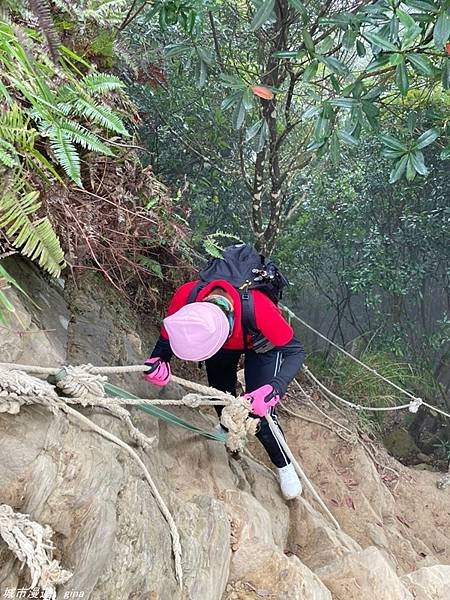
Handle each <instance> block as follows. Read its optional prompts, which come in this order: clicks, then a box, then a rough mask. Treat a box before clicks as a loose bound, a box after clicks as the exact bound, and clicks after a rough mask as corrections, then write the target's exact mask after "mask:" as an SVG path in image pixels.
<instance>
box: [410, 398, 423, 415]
mask: <svg viewBox="0 0 450 600" xmlns="http://www.w3.org/2000/svg"><path fill="white" fill-rule="evenodd" d="M422 404H423V400H422V398H414V400H411V402H410V403H409V407H408V410H409V412H412V413H416V412H417V411H418V410H419V408H420V407H421V406H422Z"/></svg>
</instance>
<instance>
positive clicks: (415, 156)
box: [410, 151, 428, 176]
mask: <svg viewBox="0 0 450 600" xmlns="http://www.w3.org/2000/svg"><path fill="white" fill-rule="evenodd" d="M410 158H411V163H412V166H413V167H414V169H415V170H416V172H417V173H419V175H423V176H426V175H428V169H427V168H426V166H425V160H424V156H423V154H422V152H420V151H418V152H411V154H410Z"/></svg>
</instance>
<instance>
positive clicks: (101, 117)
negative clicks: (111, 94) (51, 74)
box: [59, 98, 129, 137]
mask: <svg viewBox="0 0 450 600" xmlns="http://www.w3.org/2000/svg"><path fill="white" fill-rule="evenodd" d="M59 106H60V107H61V109H63V106H62V105H59ZM68 109H69V112H72V113H75V114H77V115H80V116H83V117H86V119H88V120H89V121H91V123H97V124H98V125H101V127H104V128H105V129H108V130H109V131H114V132H115V133H119V134H120V135H123V136H126V137H129V133H128V131H127V130H126V129H125V125H124V124H123V122H122V119H121V118H120V117H119V116H118V115H117V114H116V113H114V112H113V111H112V110H111V109H110V108H109V107H108V106H105V105H102V104H97V103H96V102H94V101H93V100H91V99H88V100H87V99H85V98H78V99H77V100H76V101H75V102H73V103H68Z"/></svg>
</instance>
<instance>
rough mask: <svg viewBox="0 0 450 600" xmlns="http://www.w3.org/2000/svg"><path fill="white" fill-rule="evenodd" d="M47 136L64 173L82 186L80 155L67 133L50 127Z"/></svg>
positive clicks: (58, 128)
mask: <svg viewBox="0 0 450 600" xmlns="http://www.w3.org/2000/svg"><path fill="white" fill-rule="evenodd" d="M49 138H50V145H51V147H52V150H53V153H54V155H55V158H56V160H57V161H58V162H59V164H60V165H61V166H62V168H63V169H64V171H65V172H66V175H67V176H68V177H69V178H70V179H72V181H74V182H75V183H76V184H77V185H78V186H79V187H82V183H81V175H80V157H79V156H78V152H77V150H76V148H75V146H74V145H73V143H72V142H71V140H70V139H68V136H67V134H66V133H65V132H64V131H63V130H62V129H61V128H60V127H52V128H51V129H50V130H49Z"/></svg>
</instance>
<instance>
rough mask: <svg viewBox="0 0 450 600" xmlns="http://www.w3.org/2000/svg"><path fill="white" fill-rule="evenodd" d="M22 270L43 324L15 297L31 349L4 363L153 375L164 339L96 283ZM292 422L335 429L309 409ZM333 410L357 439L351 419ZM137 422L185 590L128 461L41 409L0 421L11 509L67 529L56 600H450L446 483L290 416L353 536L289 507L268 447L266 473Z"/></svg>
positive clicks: (311, 506)
mask: <svg viewBox="0 0 450 600" xmlns="http://www.w3.org/2000/svg"><path fill="white" fill-rule="evenodd" d="M19 266H20V271H21V272H22V278H23V281H21V283H22V284H23V285H24V286H25V288H26V290H27V291H28V292H31V293H32V294H33V297H34V298H36V299H37V300H38V301H39V305H40V309H39V310H38V309H37V308H36V307H35V306H33V305H32V304H29V303H28V301H27V300H26V299H25V300H24V298H23V297H20V298H19V297H17V300H16V301H17V306H18V307H20V308H19V310H18V314H17V316H18V319H20V322H19V321H18V322H17V324H16V326H17V330H16V331H17V332H18V333H17V334H16V335H14V336H12V335H11V333H5V330H2V331H1V335H0V349H1V356H2V358H3V359H4V360H7V361H11V362H21V363H25V364H39V365H47V366H50V365H52V366H54V365H58V364H63V363H70V364H80V363H85V362H91V363H95V364H136V363H138V362H139V361H140V360H142V358H143V357H144V355H145V352H146V348H147V347H148V346H149V344H151V342H152V340H153V339H154V337H155V335H156V328H155V326H154V325H151V324H149V323H146V324H144V323H143V322H142V321H141V320H140V319H139V318H138V317H137V316H136V315H134V314H133V313H132V311H130V310H129V309H128V308H127V307H126V306H125V305H124V304H123V302H122V301H121V300H120V299H119V298H118V297H117V296H116V295H115V292H113V291H111V290H108V289H106V288H105V286H104V285H103V284H100V282H99V281H98V280H96V278H95V277H92V276H88V277H86V278H85V279H84V281H83V285H82V286H81V287H80V288H79V289H78V290H75V289H73V287H72V286H71V288H72V289H62V287H61V285H60V283H59V282H56V283H53V284H49V283H48V282H46V281H45V280H44V279H43V278H42V276H41V275H39V274H38V273H37V272H36V270H35V269H34V268H33V267H31V266H30V265H26V264H25V263H21V264H20V265H19ZM9 267H10V269H11V271H14V269H15V268H16V269H17V266H16V267H15V266H14V265H13V264H12V263H11V264H10V265H9ZM17 273H19V271H17ZM19 331H20V333H19ZM116 383H119V384H120V385H122V386H123V387H126V388H127V389H129V390H131V391H134V392H136V393H137V394H139V395H144V396H145V397H149V395H151V394H154V393H155V390H153V389H152V388H151V387H150V386H148V385H147V384H144V382H141V381H140V379H139V378H138V377H136V376H132V375H128V376H126V379H120V380H116ZM164 393H165V395H166V396H167V397H179V395H180V389H179V388H177V386H175V385H174V384H172V385H171V387H170V389H168V390H167V391H166V392H164ZM287 406H288V408H290V409H291V410H294V411H301V414H302V415H303V416H304V417H307V418H310V419H315V420H319V421H323V418H322V417H321V416H320V415H319V414H318V413H317V412H316V411H314V409H312V408H311V407H310V406H309V404H307V403H306V402H305V401H304V399H302V398H301V397H298V396H295V394H292V395H291V397H290V399H289V401H288V405H287ZM319 406H320V407H321V408H322V409H325V410H326V411H327V413H328V414H329V416H331V417H333V418H334V419H336V420H340V422H341V423H342V424H344V425H346V426H349V427H351V423H349V422H345V421H343V420H342V415H341V414H339V413H335V412H333V411H332V410H331V409H330V407H326V406H325V405H321V404H319ZM79 410H80V411H81V412H82V413H83V414H85V415H87V416H89V418H90V419H92V421H94V422H95V423H97V424H98V425H101V426H102V427H104V428H106V429H107V430H108V431H111V432H112V433H114V434H116V435H117V436H119V437H120V438H121V439H123V440H124V441H127V442H130V438H129V433H128V431H127V429H126V428H125V427H124V425H123V424H121V423H120V422H119V421H118V419H117V418H115V417H114V416H111V415H109V414H108V411H106V410H102V409H89V408H80V409H79ZM173 411H174V412H176V413H177V414H179V415H182V416H184V417H186V418H187V419H188V420H189V421H190V422H192V423H195V424H197V425H199V426H202V427H204V428H211V429H212V428H213V427H214V425H215V419H214V416H213V411H212V410H211V409H208V408H206V409H202V410H200V411H199V410H198V409H188V408H181V409H180V408H174V409H173ZM133 422H134V424H135V425H137V426H138V427H139V429H140V430H141V431H142V432H143V433H145V434H146V435H147V436H148V437H150V438H151V439H152V444H151V447H150V448H149V449H147V450H146V451H143V450H142V449H139V448H137V451H138V453H139V455H140V456H141V457H142V459H143V460H144V462H145V464H146V466H147V467H148V469H149V471H150V473H151V475H152V477H153V478H154V479H155V481H156V483H157V486H158V488H159V490H160V492H161V494H162V496H163V498H164V499H165V501H166V502H167V504H168V506H169V507H170V510H171V512H172V514H173V516H174V518H175V522H176V525H177V527H178V530H179V532H180V536H181V545H182V567H183V572H184V587H183V589H182V590H179V588H178V585H177V582H176V579H175V575H174V568H173V560H172V553H171V541H170V535H169V530H168V527H167V524H166V522H165V520H164V518H163V517H162V515H161V513H160V511H159V509H158V506H157V505H156V503H155V500H154V498H153V497H152V494H151V492H150V489H149V487H148V484H147V483H146V481H145V480H143V479H142V476H141V472H140V469H139V468H138V467H137V465H136V464H135V463H134V461H132V460H131V459H130V458H129V456H128V455H127V454H126V453H125V452H124V451H123V450H121V449H120V448H118V447H117V446H116V445H115V444H114V443H112V442H109V441H108V440H105V439H103V438H102V437H101V436H99V435H97V434H95V433H94V432H92V431H89V430H86V429H85V428H84V427H83V426H80V425H79V424H78V423H77V422H74V421H73V420H72V419H70V418H67V417H66V416H64V415H62V414H57V415H52V414H51V413H50V412H48V411H47V410H45V409H44V408H42V407H33V406H27V407H22V409H21V411H20V413H19V414H7V413H6V414H5V413H4V414H2V415H1V418H0V430H1V432H2V433H1V437H0V439H1V442H0V456H1V464H2V465H3V468H2V471H1V475H0V503H5V504H9V505H10V506H12V507H13V508H14V510H16V511H19V512H21V513H26V514H30V517H31V519H32V520H35V521H37V522H39V523H41V524H48V525H50V526H51V528H52V529H53V531H54V536H53V541H54V544H55V551H54V557H55V558H56V559H57V560H59V561H60V563H61V565H62V566H63V567H64V568H65V569H67V570H69V571H71V572H72V573H73V575H72V577H71V578H70V579H69V580H68V582H67V583H66V584H64V585H62V586H59V587H58V594H57V598H66V597H77V596H75V595H74V594H75V592H78V593H79V596H78V597H83V598H89V599H91V600H95V599H98V600H106V599H114V600H115V599H117V600H119V599H120V600H122V599H123V598H128V599H142V600H143V599H144V598H145V599H149V598H151V599H152V600H156V599H159V600H169V599H176V598H180V599H181V598H190V599H192V600H204V599H208V600H213V599H218V600H219V599H228V600H241V599H242V600H244V599H245V600H250V599H258V598H273V599H275V598H276V599H277V600H278V599H280V600H281V599H286V600H287V599H289V600H291V599H294V598H295V599H298V600H322V599H323V600H328V599H331V598H333V599H336V600H353V599H355V600H356V599H358V600H374V599H375V598H377V599H380V600H394V599H395V600H396V599H398V600H403V599H404V600H412V599H419V600H445V598H447V597H448V594H449V592H450V545H449V542H448V540H449V538H450V514H449V512H448V489H443V490H442V489H438V488H437V487H436V480H437V478H438V474H437V473H432V472H428V471H420V470H416V469H411V468H408V467H405V466H403V465H401V464H400V463H398V462H396V461H395V460H394V459H392V458H390V457H389V456H388V455H387V453H386V451H384V450H383V449H382V448H380V447H379V446H377V445H375V444H374V443H372V442H370V440H366V441H364V440H354V443H351V442H346V441H345V440H344V439H342V437H339V436H338V435H337V433H336V431H337V432H338V433H342V431H340V430H339V428H337V429H335V431H330V430H329V429H327V428H324V427H323V426H320V425H317V424H314V423H309V422H307V421H305V420H301V419H298V418H296V417H293V416H289V415H283V424H284V428H285V430H286V433H287V439H288V440H289V443H290V446H291V448H292V450H293V451H294V453H295V455H296V456H297V457H298V458H299V460H300V461H301V464H302V465H303V466H304V468H305V471H306V472H307V474H308V476H309V477H310V478H311V481H312V482H313V483H314V485H315V487H316V488H317V490H318V491H319V492H320V494H321V496H322V497H323V499H324V500H325V502H326V503H327V505H328V507H329V508H330V510H331V511H332V513H333V515H334V516H335V518H336V519H337V520H338V522H339V523H340V525H341V528H342V529H341V530H340V531H337V530H335V529H334V527H333V525H332V524H331V523H330V522H329V521H328V520H327V517H326V516H324V515H323V514H321V512H320V510H319V508H318V507H317V506H316V504H315V502H314V501H313V500H312V499H311V497H310V495H309V493H308V492H306V493H305V494H304V496H303V497H301V498H300V499H298V500H296V501H292V502H289V503H286V502H285V501H283V500H282V498H281V497H280V494H279V490H278V484H277V483H276V481H275V479H274V477H273V475H272V473H271V471H270V470H269V469H268V468H267V465H266V466H264V465H263V464H262V463H261V462H260V461H262V460H264V457H263V455H262V452H261V450H260V448H259V445H257V444H256V443H255V442H253V441H251V442H250V450H251V452H252V454H253V455H254V456H255V458H257V459H259V460H257V462H255V460H254V459H252V458H249V457H248V456H246V455H241V456H240V458H239V459H237V460H236V459H235V458H233V457H232V456H231V455H229V454H228V453H227V452H226V451H225V448H224V447H223V446H222V445H221V444H219V443H218V442H213V441H208V440H205V439H203V438H200V437H198V436H195V435H193V434H192V433H190V432H185V431H183V430H180V429H178V428H174V427H173V426H170V425H168V424H167V423H164V422H158V420H156V419H154V418H153V417H150V416H148V415H145V414H142V413H140V412H138V411H133ZM361 441H362V442H364V443H365V446H366V448H368V449H369V450H370V453H371V454H372V455H373V456H374V457H375V458H376V461H377V463H378V468H377V466H376V465H375V463H374V461H373V460H372V458H371V457H370V456H369V455H368V453H367V451H366V449H364V447H363V445H362V443H361ZM0 557H1V558H0V591H1V594H2V595H6V594H7V593H8V590H9V589H12V588H17V590H19V589H21V588H24V587H27V585H29V578H28V573H27V568H25V569H21V568H20V563H19V561H18V560H17V559H14V557H13V556H12V554H11V553H10V552H9V551H8V549H7V548H6V546H5V544H4V543H2V544H1V545H0ZM81 592H83V595H80V594H81ZM70 593H72V594H73V595H72V596H70ZM30 597H31V596H30Z"/></svg>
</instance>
